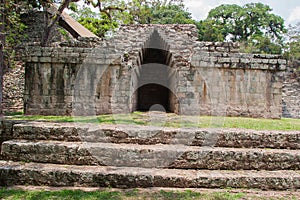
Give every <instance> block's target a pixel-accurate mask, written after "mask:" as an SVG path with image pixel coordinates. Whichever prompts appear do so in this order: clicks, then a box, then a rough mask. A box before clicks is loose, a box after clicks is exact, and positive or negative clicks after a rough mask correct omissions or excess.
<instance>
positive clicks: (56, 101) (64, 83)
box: [24, 25, 286, 118]
mask: <svg viewBox="0 0 300 200" xmlns="http://www.w3.org/2000/svg"><path fill="white" fill-rule="evenodd" d="M95 44H96V43H94V46H91V45H81V47H68V45H66V44H64V46H63V47H45V48H41V47H36V46H31V47H28V48H27V51H26V56H25V57H24V60H25V61H26V77H25V79H26V81H25V99H24V102H25V113H26V114H42V115H99V114H105V113H129V112H133V111H136V110H153V109H154V110H155V109H159V110H162V109H163V110H166V111H170V112H174V113H177V114H183V115H219V116H246V117H264V118H280V117H281V115H282V82H283V71H284V70H285V69H286V60H284V59H282V58H281V57H280V56H277V55H256V54H242V53H239V52H238V48H239V47H238V44H236V43H220V42H215V43H213V42H199V41H197V29H196V27H195V26H194V25H130V26H122V27H121V28H120V30H119V31H118V32H117V34H116V35H114V36H113V37H112V38H110V39H106V40H104V41H100V42H99V41H98V43H97V45H95ZM71 46H72V45H71ZM157 104H159V105H160V106H157ZM162 107H163V108H162Z"/></svg>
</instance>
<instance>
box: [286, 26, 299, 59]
mask: <svg viewBox="0 0 300 200" xmlns="http://www.w3.org/2000/svg"><path fill="white" fill-rule="evenodd" d="M286 37H287V41H288V42H287V49H286V52H285V56H286V57H287V58H288V59H289V60H290V61H291V62H294V61H297V60H298V62H299V61H300V22H298V23H297V24H295V25H290V26H289V27H288V32H287V36H286Z"/></svg>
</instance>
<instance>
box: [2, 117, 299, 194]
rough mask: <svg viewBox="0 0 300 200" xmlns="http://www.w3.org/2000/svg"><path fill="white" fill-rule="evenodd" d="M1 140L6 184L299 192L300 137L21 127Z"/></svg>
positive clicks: (10, 128) (11, 127) (12, 127)
mask: <svg viewBox="0 0 300 200" xmlns="http://www.w3.org/2000/svg"><path fill="white" fill-rule="evenodd" d="M1 135H2V140H1V141H4V142H3V143H2V146H1V159H2V161H0V184H1V185H2V186H7V185H17V184H18V185H20V184H21V185H22V184H23V185H46V186H59V187H61V186H84V187H118V188H134V187H178V188H226V187H231V188H258V189H267V190H271V189H272V190H298V189H300V152H299V149H300V131H254V130H242V129H226V130H223V129H198V128H165V127H148V126H137V125H136V126H133V125H96V124H86V123H49V122H21V121H19V122H10V123H8V122H6V126H5V127H3V128H2V134H1ZM4 136H5V137H4Z"/></svg>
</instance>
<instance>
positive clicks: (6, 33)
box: [0, 0, 30, 119]
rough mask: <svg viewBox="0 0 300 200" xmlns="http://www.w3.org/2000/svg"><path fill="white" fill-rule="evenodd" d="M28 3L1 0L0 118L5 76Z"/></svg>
mask: <svg viewBox="0 0 300 200" xmlns="http://www.w3.org/2000/svg"><path fill="white" fill-rule="evenodd" d="M29 5H30V4H29V3H28V2H26V1H16V0H0V116H1V119H2V116H3V107H2V101H3V75H4V72H5V71H6V69H7V68H8V67H9V65H10V59H11V56H12V55H13V53H14V48H13V47H15V46H16V45H17V44H18V43H19V42H20V38H21V37H22V31H23V29H24V28H25V26H24V25H23V24H22V23H21V21H20V12H21V10H22V9H24V8H28V6H29Z"/></svg>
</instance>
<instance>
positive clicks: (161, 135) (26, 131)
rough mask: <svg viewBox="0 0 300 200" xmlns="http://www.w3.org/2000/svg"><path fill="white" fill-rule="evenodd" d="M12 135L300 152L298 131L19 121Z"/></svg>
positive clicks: (84, 140)
mask: <svg viewBox="0 0 300 200" xmlns="http://www.w3.org/2000/svg"><path fill="white" fill-rule="evenodd" d="M10 134H11V137H10V138H14V139H23V140H57V141H66V142H68V141H69V142H72V141H73V142H111V143H135V144H145V145H147V144H160V143H161V144H184V145H193V146H204V145H205V146H216V147H236V148H278V149H300V132H299V131H254V130H246V129H198V128H166V127H151V126H138V125H135V126H133V125H101V126H100V125H97V124H82V123H77V124H76V123H50V122H27V123H21V122H20V123H19V124H16V125H14V131H13V135H12V132H10Z"/></svg>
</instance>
